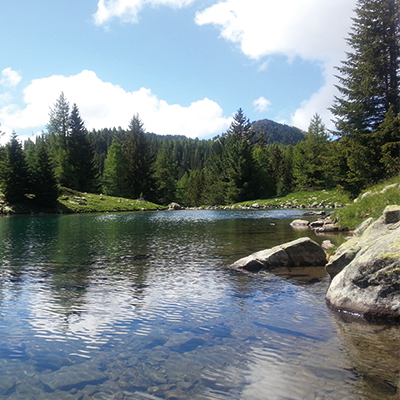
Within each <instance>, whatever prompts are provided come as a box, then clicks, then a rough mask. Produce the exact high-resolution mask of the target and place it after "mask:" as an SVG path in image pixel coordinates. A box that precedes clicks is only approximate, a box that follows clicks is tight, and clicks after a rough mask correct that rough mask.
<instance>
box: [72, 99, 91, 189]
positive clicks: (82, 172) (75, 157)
mask: <svg viewBox="0 0 400 400" xmlns="http://www.w3.org/2000/svg"><path fill="white" fill-rule="evenodd" d="M67 155H68V165H69V173H70V174H69V175H68V176H66V178H67V184H66V185H64V186H67V187H69V188H71V189H74V190H79V191H81V192H93V191H95V177H96V171H95V165H94V152H93V148H92V145H91V143H90V141H89V137H88V134H87V131H86V128H85V125H84V122H83V121H82V118H81V116H80V114H79V109H78V106H77V105H76V104H74V105H73V107H72V111H71V116H70V120H69V129H68V136H67Z"/></svg>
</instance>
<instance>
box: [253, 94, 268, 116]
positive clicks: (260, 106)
mask: <svg viewBox="0 0 400 400" xmlns="http://www.w3.org/2000/svg"><path fill="white" fill-rule="evenodd" d="M270 105H271V102H270V101H269V100H267V99H266V98H265V97H263V96H261V97H259V98H258V99H256V100H254V101H253V106H254V108H255V109H256V110H257V111H258V112H265V111H268V109H269V106H270Z"/></svg>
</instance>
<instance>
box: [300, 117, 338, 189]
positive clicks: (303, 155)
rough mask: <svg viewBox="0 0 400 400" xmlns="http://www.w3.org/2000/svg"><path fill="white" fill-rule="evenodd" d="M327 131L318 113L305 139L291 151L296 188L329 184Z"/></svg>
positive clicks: (309, 187)
mask: <svg viewBox="0 0 400 400" xmlns="http://www.w3.org/2000/svg"><path fill="white" fill-rule="evenodd" d="M328 147H329V142H328V133H327V131H326V128H325V125H324V124H323V122H322V119H321V117H320V116H319V114H315V115H314V116H313V117H312V119H311V121H310V126H309V128H308V133H307V134H306V140H305V141H302V142H299V143H298V144H297V145H296V146H295V148H294V152H293V175H294V179H295V181H296V186H297V187H298V189H301V190H304V189H322V188H325V187H328V186H330V184H331V180H330V179H329V173H328Z"/></svg>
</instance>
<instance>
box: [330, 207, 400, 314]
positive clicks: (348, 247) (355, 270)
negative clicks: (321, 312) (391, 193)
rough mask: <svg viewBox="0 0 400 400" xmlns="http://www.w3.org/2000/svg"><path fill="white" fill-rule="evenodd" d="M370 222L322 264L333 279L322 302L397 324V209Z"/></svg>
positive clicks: (399, 256) (399, 234)
mask: <svg viewBox="0 0 400 400" xmlns="http://www.w3.org/2000/svg"><path fill="white" fill-rule="evenodd" d="M370 222H371V221H369V226H368V224H365V225H367V226H368V227H367V228H366V229H365V231H364V232H363V233H362V234H361V236H356V237H353V238H351V239H350V240H348V241H347V242H346V243H344V244H343V245H341V246H340V247H339V249H338V251H337V252H336V253H335V254H334V255H333V256H332V257H331V259H330V260H329V263H328V264H327V265H326V270H327V272H328V273H329V274H330V275H331V277H332V278H333V279H332V282H331V284H330V286H329V288H328V291H327V294H326V300H327V302H328V304H330V305H331V306H332V307H333V308H334V309H337V310H341V311H346V312H350V313H355V314H360V315H363V316H364V317H366V318H377V319H381V318H384V319H393V320H397V321H400V206H388V207H387V208H386V209H385V211H384V213H383V215H382V216H381V217H380V218H379V219H378V220H377V221H375V222H373V223H372V224H371V223H370ZM364 227H365V226H364ZM359 232H362V229H361V228H360V229H359Z"/></svg>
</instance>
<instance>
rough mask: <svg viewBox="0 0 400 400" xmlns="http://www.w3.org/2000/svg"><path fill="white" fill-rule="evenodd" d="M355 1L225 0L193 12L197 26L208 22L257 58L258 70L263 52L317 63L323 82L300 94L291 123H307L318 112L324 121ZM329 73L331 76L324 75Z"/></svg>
mask: <svg viewBox="0 0 400 400" xmlns="http://www.w3.org/2000/svg"><path fill="white" fill-rule="evenodd" d="M355 5H356V0H324V1H321V0H281V1H275V0H247V1H243V0H225V1H218V2H217V3H216V4H214V5H213V6H211V7H209V8H207V9H205V10H204V11H202V12H198V13H197V14H196V23H197V24H198V25H201V26H202V25H206V24H212V25H215V26H217V27H218V28H219V29H220V32H221V36H222V37H223V38H224V39H226V40H228V41H230V42H233V43H236V44H238V45H239V46H240V49H241V51H242V52H243V53H244V54H245V55H247V56H248V57H249V58H251V59H254V60H261V61H262V64H261V66H260V68H259V70H260V71H262V70H264V69H267V68H268V60H267V62H265V59H264V60H262V58H263V57H267V56H271V55H283V56H286V57H287V58H288V59H289V60H293V59H294V58H296V57H300V58H302V59H304V60H311V61H316V62H318V63H320V64H321V65H322V69H323V74H324V77H325V79H326V80H325V84H324V85H323V87H321V88H320V89H319V90H318V92H317V93H314V94H313V95H312V96H311V98H310V99H305V100H304V102H303V104H302V105H301V107H300V108H299V109H298V110H296V112H295V113H294V114H293V116H292V121H291V123H293V124H296V126H299V127H300V128H303V129H306V128H307V127H308V124H309V121H310V119H311V117H312V116H313V115H314V114H315V112H318V113H319V114H320V115H321V116H324V114H325V117H326V119H328V120H330V118H331V116H330V113H329V112H328V111H327V110H326V109H327V107H329V106H331V105H332V101H333V95H334V92H335V89H334V87H333V78H331V76H332V75H333V73H334V71H333V66H334V65H340V61H341V60H342V59H344V58H345V51H346V46H347V44H346V41H345V40H344V38H346V37H348V32H349V31H350V28H351V24H352V21H351V16H352V15H353V10H354V8H355ZM330 74H331V75H330Z"/></svg>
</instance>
